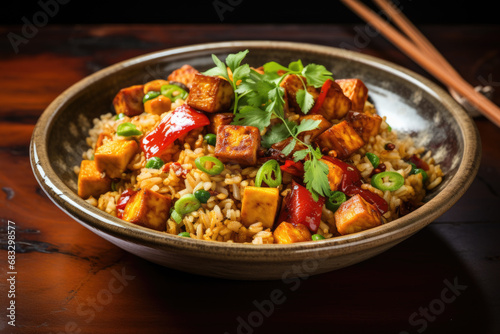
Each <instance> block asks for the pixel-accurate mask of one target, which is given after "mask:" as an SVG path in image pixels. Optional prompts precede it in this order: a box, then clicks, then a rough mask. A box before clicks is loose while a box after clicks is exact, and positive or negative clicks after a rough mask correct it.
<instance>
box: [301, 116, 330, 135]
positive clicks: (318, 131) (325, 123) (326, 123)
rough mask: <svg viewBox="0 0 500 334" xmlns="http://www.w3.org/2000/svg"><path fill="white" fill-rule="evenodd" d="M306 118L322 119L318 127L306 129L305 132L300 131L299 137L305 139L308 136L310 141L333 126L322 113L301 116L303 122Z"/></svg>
mask: <svg viewBox="0 0 500 334" xmlns="http://www.w3.org/2000/svg"><path fill="white" fill-rule="evenodd" d="M304 120H312V121H320V123H319V124H318V127H317V128H316V129H314V130H310V131H304V132H301V133H299V135H298V137H299V139H300V140H304V139H305V138H306V137H308V138H309V141H312V140H314V139H316V137H318V136H319V135H320V134H322V133H323V132H325V131H326V130H327V129H329V128H330V127H331V126H332V123H330V122H329V121H328V120H327V119H326V118H325V117H323V116H322V115H318V114H316V115H304V116H301V117H300V122H303V121H304Z"/></svg>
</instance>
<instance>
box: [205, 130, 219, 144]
mask: <svg viewBox="0 0 500 334" xmlns="http://www.w3.org/2000/svg"><path fill="white" fill-rule="evenodd" d="M203 139H205V140H206V141H207V144H208V145H212V146H215V144H217V136H216V135H215V134H213V133H207V134H206V135H205V137H203Z"/></svg>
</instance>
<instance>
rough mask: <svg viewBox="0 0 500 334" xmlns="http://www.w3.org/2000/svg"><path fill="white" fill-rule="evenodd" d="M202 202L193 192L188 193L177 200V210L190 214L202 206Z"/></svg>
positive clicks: (180, 212)
mask: <svg viewBox="0 0 500 334" xmlns="http://www.w3.org/2000/svg"><path fill="white" fill-rule="evenodd" d="M200 206H201V203H200V201H199V200H198V199H197V198H196V196H195V195H193V194H186V195H184V196H182V197H181V198H179V199H178V200H177V202H175V206H174V207H175V211H177V212H178V213H179V214H181V215H185V214H188V213H190V212H193V211H196V210H198V209H199V208H200Z"/></svg>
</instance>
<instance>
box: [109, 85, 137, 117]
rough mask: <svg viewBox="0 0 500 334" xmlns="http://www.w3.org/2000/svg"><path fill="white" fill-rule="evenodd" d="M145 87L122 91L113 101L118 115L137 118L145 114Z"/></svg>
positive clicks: (128, 88) (135, 86) (129, 88)
mask: <svg viewBox="0 0 500 334" xmlns="http://www.w3.org/2000/svg"><path fill="white" fill-rule="evenodd" d="M143 98H144V85H134V86H130V87H127V88H123V89H121V90H120V91H119V92H118V94H116V96H115V98H114V99H113V106H114V108H115V111H116V113H117V114H125V115H127V116H136V115H140V114H142V113H143V112H144V104H143V103H142V99H143Z"/></svg>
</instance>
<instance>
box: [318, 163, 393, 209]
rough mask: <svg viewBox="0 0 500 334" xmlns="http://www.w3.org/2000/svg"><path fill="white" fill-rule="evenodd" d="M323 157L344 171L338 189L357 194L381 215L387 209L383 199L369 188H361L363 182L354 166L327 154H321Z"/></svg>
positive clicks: (345, 192) (348, 193)
mask: <svg viewBox="0 0 500 334" xmlns="http://www.w3.org/2000/svg"><path fill="white" fill-rule="evenodd" d="M323 159H327V160H328V161H330V162H331V163H333V164H335V165H336V166H338V167H340V168H341V169H342V171H343V172H344V173H343V175H342V181H341V183H340V191H342V192H343V193H344V194H346V195H347V196H349V197H352V196H354V195H356V194H359V195H360V196H361V197H363V199H364V200H365V201H367V202H368V203H370V204H372V205H373V206H375V207H376V208H377V210H378V211H379V212H380V214H382V215H383V214H384V213H386V212H387V211H388V210H389V204H387V202H386V200H385V199H383V198H382V197H380V196H379V195H377V194H375V193H372V192H371V191H369V190H366V189H362V188H361V185H362V184H363V182H362V181H361V173H360V172H359V170H358V169H357V168H356V167H353V166H351V165H349V164H348V163H347V162H344V161H342V160H339V159H336V158H332V157H330V156H328V155H325V156H323Z"/></svg>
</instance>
